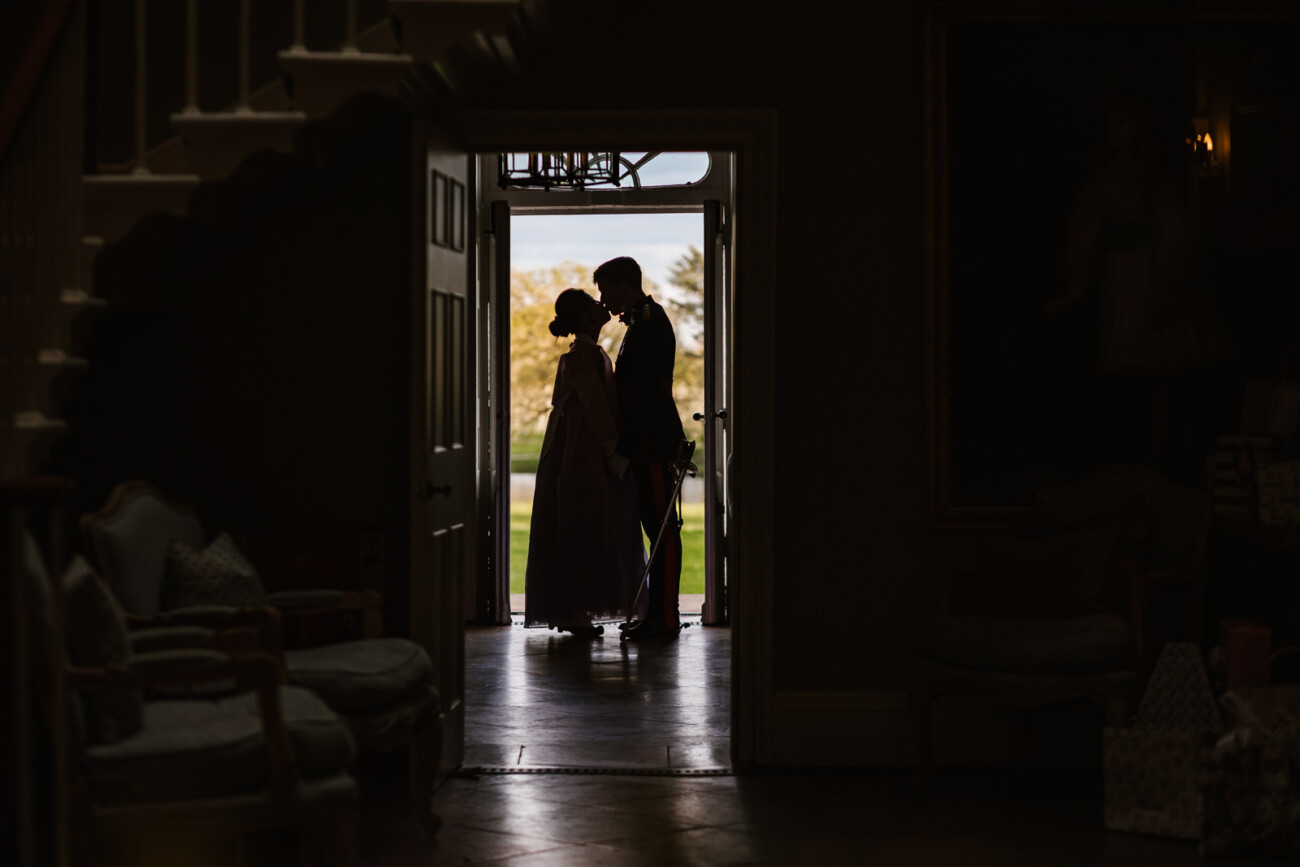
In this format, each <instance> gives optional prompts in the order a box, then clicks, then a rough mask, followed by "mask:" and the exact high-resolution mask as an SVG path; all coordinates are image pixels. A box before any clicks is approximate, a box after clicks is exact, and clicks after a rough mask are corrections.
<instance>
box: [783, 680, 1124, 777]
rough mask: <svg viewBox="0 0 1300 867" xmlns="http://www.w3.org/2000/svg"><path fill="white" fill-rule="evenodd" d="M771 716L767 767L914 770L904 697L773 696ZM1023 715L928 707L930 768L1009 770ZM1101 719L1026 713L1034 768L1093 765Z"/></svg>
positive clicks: (972, 703)
mask: <svg viewBox="0 0 1300 867" xmlns="http://www.w3.org/2000/svg"><path fill="white" fill-rule="evenodd" d="M774 698H775V700H774V702H773V704H774V714H773V719H772V726H771V729H770V731H771V733H772V742H771V752H770V753H769V754H770V755H771V756H772V761H773V764H776V765H783V766H790V767H879V768H907V767H915V766H916V763H917V759H916V744H915V739H914V737H913V734H912V728H911V715H910V711H909V708H908V696H907V693H904V692H777V693H776V694H775V697H774ZM1024 720H1025V716H1024V714H1023V712H1021V711H1017V710H1014V709H1011V708H988V707H986V706H984V705H983V704H981V703H980V702H979V701H977V700H971V699H966V698H962V697H956V696H954V697H945V698H941V699H937V700H936V701H935V702H934V706H933V710H932V716H931V726H932V730H933V739H934V757H935V764H936V765H937V766H940V767H943V766H947V767H1015V766H1016V765H1017V764H1018V762H1019V761H1020V751H1021V745H1022V743H1023V737H1024ZM1100 726H1101V720H1100V717H1099V716H1096V715H1095V714H1093V713H1092V712H1091V710H1090V709H1082V710H1081V709H1079V708H1071V707H1068V706H1064V707H1061V708H1059V709H1055V710H1052V709H1046V708H1044V709H1039V710H1036V711H1035V712H1034V723H1033V735H1032V737H1033V744H1034V756H1035V759H1034V761H1035V763H1036V764H1040V765H1046V766H1068V767H1077V766H1087V765H1092V764H1095V763H1096V762H1097V760H1098V756H1097V754H1095V750H1096V749H1099V748H1100V743H1101V741H1100V730H1101V728H1100Z"/></svg>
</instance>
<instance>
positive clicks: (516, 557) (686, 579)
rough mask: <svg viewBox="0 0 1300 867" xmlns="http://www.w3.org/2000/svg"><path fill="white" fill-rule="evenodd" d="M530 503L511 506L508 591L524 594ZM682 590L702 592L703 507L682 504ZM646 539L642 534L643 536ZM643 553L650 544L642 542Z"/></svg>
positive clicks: (695, 504)
mask: <svg viewBox="0 0 1300 867" xmlns="http://www.w3.org/2000/svg"><path fill="white" fill-rule="evenodd" d="M532 514H533V505H532V503H511V504H510V592H511V593H523V592H524V567H525V566H526V565H527V563H528V522H529V519H530V518H531V516H532ZM682 518H683V520H685V522H686V523H685V524H684V525H683V526H682V587H681V590H680V591H679V592H681V593H703V592H704V504H703V503H685V504H683V505H682ZM642 539H643V540H645V534H644V533H643V534H642ZM645 546H646V551H647V552H648V551H649V550H650V543H649V541H648V540H645Z"/></svg>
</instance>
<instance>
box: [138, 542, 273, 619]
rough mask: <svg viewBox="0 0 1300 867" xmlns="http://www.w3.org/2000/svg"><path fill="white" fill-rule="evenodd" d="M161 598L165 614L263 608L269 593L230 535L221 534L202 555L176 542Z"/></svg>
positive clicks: (189, 546)
mask: <svg viewBox="0 0 1300 867" xmlns="http://www.w3.org/2000/svg"><path fill="white" fill-rule="evenodd" d="M159 595H160V596H161V600H160V601H161V602H162V608H163V610H164V611H170V610H171V609H173V608H187V607H189V606H192V605H230V606H233V607H236V608H240V607H243V606H245V605H260V604H262V602H263V600H264V599H265V598H266V591H265V589H263V587H262V579H261V577H260V576H259V575H258V574H257V570H256V569H254V568H253V565H252V564H251V563H249V562H248V560H246V559H245V558H244V555H243V554H242V553H240V551H239V549H238V548H236V547H235V542H234V540H233V539H231V538H230V534H228V533H221V534H219V535H218V536H217V538H215V539H213V540H212V542H211V543H210V544H209V545H208V547H207V548H204V549H203V550H202V551H200V550H198V549H197V548H194V547H193V546H191V545H188V544H186V543H185V542H182V541H181V540H180V539H173V540H172V541H171V544H170V545H169V546H168V547H167V572H166V574H165V575H164V576H163V583H162V587H161V588H160V593H159Z"/></svg>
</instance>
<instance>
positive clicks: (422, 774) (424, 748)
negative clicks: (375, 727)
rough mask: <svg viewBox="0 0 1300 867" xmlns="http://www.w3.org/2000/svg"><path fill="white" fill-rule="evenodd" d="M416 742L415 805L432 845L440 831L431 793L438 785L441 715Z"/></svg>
mask: <svg viewBox="0 0 1300 867" xmlns="http://www.w3.org/2000/svg"><path fill="white" fill-rule="evenodd" d="M418 740H419V743H418V745H417V747H416V750H415V762H416V765H415V780H414V789H415V791H414V795H415V805H416V809H417V810H418V811H419V813H418V815H419V819H420V824H421V825H422V826H423V827H424V834H425V837H426V838H428V840H429V842H431V843H432V842H433V841H434V840H435V839H437V837H438V832H439V831H440V830H442V817H441V816H439V815H438V814H437V813H436V812H434V809H433V792H434V789H435V788H436V787H437V784H438V766H439V764H440V762H441V760H442V715H441V714H439V715H438V721H437V722H436V723H435V724H434V726H433V727H432V729H430V730H429V731H426V732H424V733H423V734H421V735H420V736H419V739H418Z"/></svg>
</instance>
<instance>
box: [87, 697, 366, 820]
mask: <svg viewBox="0 0 1300 867" xmlns="http://www.w3.org/2000/svg"><path fill="white" fill-rule="evenodd" d="M279 694H280V707H281V710H282V712H283V714H284V721H285V726H286V727H287V728H288V730H289V737H290V740H291V742H292V744H293V749H294V755H295V757H296V759H297V761H298V769H299V772H300V774H301V775H302V776H303V777H307V778H311V777H325V776H329V775H332V774H335V773H337V772H338V771H340V770H342V769H343V768H346V767H347V766H348V765H350V764H351V763H352V762H353V760H354V759H355V758H356V742H355V741H354V740H353V738H352V733H351V732H350V731H349V729H348V727H347V724H346V723H344V722H343V720H341V719H340V718H339V716H338V714H336V713H334V712H333V711H332V710H330V708H328V707H327V706H326V705H325V703H324V702H322V701H321V700H320V698H319V697H318V696H316V695H313V694H312V693H311V692H310V691H309V690H305V689H301V688H299V687H295V686H283V687H280V688H279ZM84 761H85V770H86V778H87V781H88V783H89V785H90V790H91V797H92V798H93V799H94V800H95V801H96V802H98V803H101V804H128V803H143V802H149V801H164V800H172V799H188V798H202V797H219V796H224V795H231V794H236V793H240V792H250V791H253V790H256V789H258V788H259V787H262V786H265V785H266V783H267V780H268V779H269V777H268V766H267V753H266V746H265V742H264V740H263V737H262V720H261V716H260V712H259V710H258V704H257V695H256V694H255V693H240V694H238V695H231V696H225V697H222V698H216V699H202V698H193V699H160V700H158V701H147V702H145V703H144V714H143V725H142V726H141V728H140V730H139V731H138V732H136V733H135V734H134V735H132V736H130V737H127V738H123V739H122V740H120V741H118V742H117V743H114V744H105V745H97V746H92V747H89V748H88V749H87V750H86V755H85V760H84Z"/></svg>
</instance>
